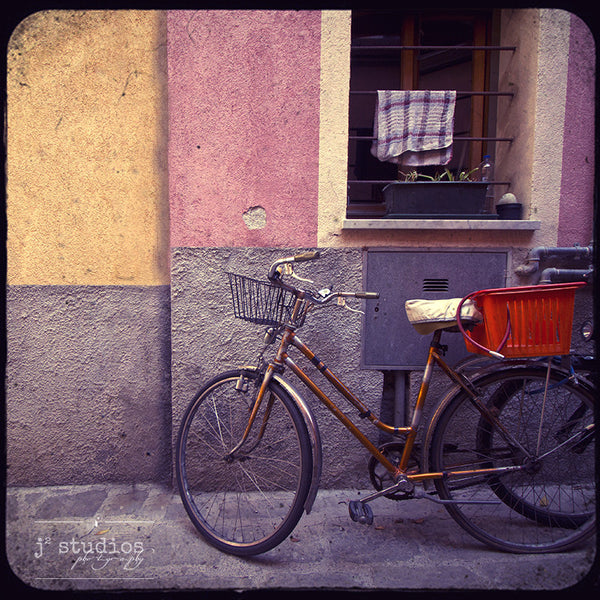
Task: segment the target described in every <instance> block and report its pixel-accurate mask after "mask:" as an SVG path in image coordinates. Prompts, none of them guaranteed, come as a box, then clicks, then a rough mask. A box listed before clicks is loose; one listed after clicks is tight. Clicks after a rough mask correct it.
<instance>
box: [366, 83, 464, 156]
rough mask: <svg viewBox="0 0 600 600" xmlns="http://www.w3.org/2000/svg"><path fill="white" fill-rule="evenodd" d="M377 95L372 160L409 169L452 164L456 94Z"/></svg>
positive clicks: (452, 92) (446, 92) (400, 92)
mask: <svg viewBox="0 0 600 600" xmlns="http://www.w3.org/2000/svg"><path fill="white" fill-rule="evenodd" d="M377 95H378V103H377V107H376V109H375V124H374V131H373V135H374V137H375V141H374V142H373V145H372V147H371V154H373V156H375V157H377V158H378V159H379V160H381V161H387V162H394V163H400V164H403V165H409V166H422V165H446V164H448V163H449V162H450V159H451V158H452V135H453V132H454V106H455V103H456V90H447V91H442V90H440V91H438V90H414V91H407V90H402V91H393V90H383V91H382V90H380V91H378V92H377Z"/></svg>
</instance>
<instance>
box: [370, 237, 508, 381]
mask: <svg viewBox="0 0 600 600" xmlns="http://www.w3.org/2000/svg"><path fill="white" fill-rule="evenodd" d="M507 260H508V252H507V251H505V250H504V251H502V250H493V251H487V250H479V249H476V250H441V249H432V250H423V249H422V248H421V249H419V250H407V249H405V248H398V249H383V248H382V249H378V248H373V249H369V250H367V251H366V252H365V257H364V269H363V274H364V275H363V276H364V289H365V290H368V291H370V292H379V295H380V296H379V299H378V300H371V301H368V302H366V303H365V305H366V308H365V315H364V318H363V335H362V353H361V366H362V368H365V369H380V370H392V371H398V370H400V371H401V370H414V369H421V368H423V367H424V366H425V362H426V360H427V351H428V348H429V342H430V339H431V336H422V335H419V334H418V333H417V332H416V331H415V330H414V328H413V327H412V325H411V324H410V323H409V321H408V318H407V316H406V311H405V309H404V303H405V301H406V300H409V299H412V298H422V299H425V300H437V299H442V298H458V297H463V296H466V295H467V294H468V293H470V292H473V291H475V290H480V289H487V288H497V287H503V286H505V285H506V273H507ZM442 343H444V344H447V345H448V347H449V349H448V353H447V354H446V357H445V360H446V361H447V362H448V363H449V364H453V363H455V362H456V361H458V360H460V359H461V358H463V357H465V356H467V355H468V353H467V351H466V349H465V344H464V341H463V340H462V338H461V335H460V333H457V334H446V335H445V337H443V338H442Z"/></svg>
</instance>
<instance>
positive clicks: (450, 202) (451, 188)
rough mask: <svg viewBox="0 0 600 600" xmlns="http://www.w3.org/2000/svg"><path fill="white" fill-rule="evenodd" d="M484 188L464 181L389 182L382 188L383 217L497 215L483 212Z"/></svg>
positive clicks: (487, 216) (486, 216) (478, 217)
mask: <svg viewBox="0 0 600 600" xmlns="http://www.w3.org/2000/svg"><path fill="white" fill-rule="evenodd" d="M486 188H487V184H486V183H481V182H466V181H417V182H399V183H390V184H389V185H387V186H386V187H385V188H384V189H383V197H384V201H385V204H386V208H387V214H386V218H388V219H408V218H421V219H425V218H430V219H440V218H446V219H497V218H498V215H494V214H489V213H486V197H485V190H486Z"/></svg>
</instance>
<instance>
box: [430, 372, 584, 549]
mask: <svg viewBox="0 0 600 600" xmlns="http://www.w3.org/2000/svg"><path fill="white" fill-rule="evenodd" d="M546 375H547V369H546V367H545V366H540V367H536V366H529V365H528V366H523V367H517V366H514V367H510V368H505V369H499V370H497V371H494V372H491V373H488V374H486V375H483V376H481V377H480V378H478V379H477V380H476V381H474V382H473V385H474V388H475V389H476V390H477V394H478V397H479V399H480V401H481V402H482V403H483V404H484V405H485V406H487V408H488V409H489V410H490V411H491V412H492V413H493V414H494V415H496V416H497V418H498V419H499V421H500V422H501V423H502V425H503V426H504V427H505V428H506V429H507V430H508V431H509V432H510V434H511V435H512V436H513V437H514V439H515V440H516V441H517V442H518V444H520V445H521V448H522V449H519V448H518V446H517V445H516V444H514V442H511V443H508V442H507V440H506V439H505V438H504V437H503V436H502V434H501V432H500V431H499V428H498V426H497V425H493V424H492V423H490V421H489V420H488V419H486V418H485V417H484V416H483V415H482V413H481V412H480V411H479V410H478V409H477V408H476V407H475V405H474V403H473V402H472V400H471V399H470V397H469V396H468V395H467V393H466V392H464V391H462V390H461V391H459V392H458V393H457V394H456V395H455V396H454V397H453V398H452V399H451V400H450V401H449V403H448V405H447V406H446V408H445V409H444V410H443V412H442V413H441V414H440V416H439V418H438V420H437V423H436V424H435V429H434V431H433V436H432V441H431V448H430V461H431V466H432V469H433V470H434V471H436V472H443V473H448V472H449V471H460V470H465V471H466V470H469V469H487V468H496V467H511V466H515V465H521V466H522V467H523V469H522V470H519V471H512V472H509V473H504V474H492V475H476V474H472V475H465V476H460V477H444V478H442V479H438V480H436V481H435V486H436V489H437V492H438V495H439V497H440V498H441V499H443V500H451V501H454V502H456V503H455V504H446V505H445V507H446V509H447V510H448V512H449V513H450V515H451V516H452V517H453V518H454V520H455V521H456V522H457V523H458V524H459V525H461V527H463V528H464V529H465V530H466V531H468V532H469V533H470V534H471V535H473V536H474V537H475V538H477V539H478V540H480V541H482V542H484V543H486V544H488V545H489V546H491V547H494V548H496V549H500V550H504V551H508V552H516V553H544V552H559V551H566V550H568V549H571V548H573V547H575V546H577V545H578V544H580V543H582V542H583V541H584V540H586V539H587V538H589V537H590V536H591V535H592V534H593V533H594V531H595V479H594V466H595V463H594V461H595V456H594V450H595V448H594V435H593V422H594V402H595V396H594V394H593V390H592V389H591V388H590V387H589V386H588V385H586V384H584V383H580V384H578V385H576V384H573V383H572V382H571V381H568V380H565V376H564V373H562V372H558V371H556V370H552V371H551V373H550V378H549V386H548V389H547V392H546V394H545V399H544V389H545V383H546ZM582 407H583V408H582ZM540 420H541V423H542V425H541V427H540ZM569 440H570V441H569ZM561 444H563V445H562V446H561ZM538 445H539V450H538ZM525 452H527V453H529V454H530V455H531V456H530V457H528V456H527V455H526V454H525ZM544 455H545V456H544ZM468 500H471V501H478V502H483V501H485V502H491V503H492V504H483V503H482V504H469V503H467V502H465V501H468Z"/></svg>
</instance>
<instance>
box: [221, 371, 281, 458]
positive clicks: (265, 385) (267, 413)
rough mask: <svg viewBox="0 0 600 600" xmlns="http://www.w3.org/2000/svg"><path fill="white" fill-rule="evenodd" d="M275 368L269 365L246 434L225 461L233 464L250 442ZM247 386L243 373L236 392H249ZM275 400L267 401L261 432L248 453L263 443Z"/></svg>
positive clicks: (270, 398)
mask: <svg viewBox="0 0 600 600" xmlns="http://www.w3.org/2000/svg"><path fill="white" fill-rule="evenodd" d="M273 370H274V369H273V367H272V365H269V366H268V367H267V370H266V372H265V374H264V376H263V378H262V382H261V385H260V388H259V390H258V394H257V395H256V398H255V400H254V403H253V406H252V410H251V412H250V417H249V418H248V424H247V425H246V429H245V430H244V433H243V434H242V438H241V440H240V441H239V442H238V444H237V445H236V446H235V448H233V449H232V450H231V451H230V452H229V453H228V454H227V455H226V456H225V460H226V461H227V462H232V461H233V460H235V458H236V456H235V455H236V452H238V451H239V450H240V448H241V447H242V446H243V445H244V444H245V443H246V441H247V440H248V438H249V436H250V431H251V430H252V427H253V425H254V421H255V420H256V416H257V415H258V411H259V410H260V407H261V405H262V403H263V400H264V397H265V394H266V391H267V389H268V387H269V383H270V381H271V378H272V376H273ZM247 386H248V381H247V377H245V376H244V373H243V372H242V373H241V374H240V377H239V379H238V381H237V383H236V386H235V387H236V390H238V391H242V392H243V391H246V390H247ZM273 402H274V400H273V398H272V397H269V399H268V400H267V406H266V408H265V414H264V415H263V418H262V424H261V427H260V430H259V432H258V435H257V438H256V442H255V443H254V445H252V446H251V447H250V448H249V449H248V450H247V452H251V451H252V450H254V449H255V448H256V447H257V446H258V445H259V444H260V442H261V440H262V438H263V435H264V433H265V430H266V427H267V423H268V421H269V417H270V415H271V409H272V408H273Z"/></svg>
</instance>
